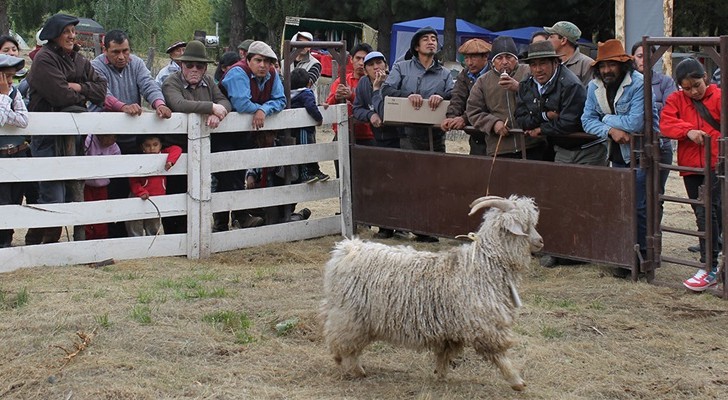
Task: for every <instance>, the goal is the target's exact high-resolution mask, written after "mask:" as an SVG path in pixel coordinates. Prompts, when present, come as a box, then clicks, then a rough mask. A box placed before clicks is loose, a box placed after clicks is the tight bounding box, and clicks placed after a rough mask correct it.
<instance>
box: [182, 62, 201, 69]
mask: <svg viewBox="0 0 728 400" xmlns="http://www.w3.org/2000/svg"><path fill="white" fill-rule="evenodd" d="M184 64H185V67H186V68H187V69H198V70H202V69H205V67H207V64H205V63H201V62H186V63H184Z"/></svg>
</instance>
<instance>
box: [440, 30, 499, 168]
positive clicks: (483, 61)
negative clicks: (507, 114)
mask: <svg viewBox="0 0 728 400" xmlns="http://www.w3.org/2000/svg"><path fill="white" fill-rule="evenodd" d="M490 50H491V45H490V43H488V42H486V41H485V40H483V39H470V40H468V41H466V42H465V43H463V44H462V46H460V48H459V49H458V52H459V53H460V54H462V55H463V60H464V61H465V68H464V69H463V70H462V71H460V73H459V74H458V77H457V80H456V81H455V86H454V87H453V89H452V97H451V98H450V105H449V106H448V107H447V112H446V113H445V117H446V118H445V119H444V120H443V121H442V124H440V128H442V130H443V131H449V130H451V129H463V128H464V127H465V126H466V125H468V116H467V115H466V114H465V107H466V106H467V103H468V96H469V95H470V89H472V88H473V85H474V84H475V81H476V80H478V78H479V77H480V76H481V75H483V74H484V73H485V72H486V71H487V70H488V68H487V67H488V54H489V53H490ZM485 151H486V150H485V142H484V141H483V144H482V145H478V144H477V143H476V142H475V141H474V140H472V137H471V140H470V154H479V155H485Z"/></svg>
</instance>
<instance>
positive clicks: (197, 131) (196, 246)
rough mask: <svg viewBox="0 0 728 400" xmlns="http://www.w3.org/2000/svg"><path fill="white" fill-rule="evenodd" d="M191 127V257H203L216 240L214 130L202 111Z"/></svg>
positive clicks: (189, 249)
mask: <svg viewBox="0 0 728 400" xmlns="http://www.w3.org/2000/svg"><path fill="white" fill-rule="evenodd" d="M187 127H188V131H187V135H188V136H187V143H188V150H187V154H188V156H187V157H188V162H187V257H188V258H192V259H199V258H207V257H209V256H210V241H211V239H212V220H211V217H210V216H211V203H210V200H211V196H212V195H211V191H210V181H211V175H210V132H209V129H208V128H207V127H205V125H204V123H203V116H202V115H199V114H190V115H189V120H188V123H187Z"/></svg>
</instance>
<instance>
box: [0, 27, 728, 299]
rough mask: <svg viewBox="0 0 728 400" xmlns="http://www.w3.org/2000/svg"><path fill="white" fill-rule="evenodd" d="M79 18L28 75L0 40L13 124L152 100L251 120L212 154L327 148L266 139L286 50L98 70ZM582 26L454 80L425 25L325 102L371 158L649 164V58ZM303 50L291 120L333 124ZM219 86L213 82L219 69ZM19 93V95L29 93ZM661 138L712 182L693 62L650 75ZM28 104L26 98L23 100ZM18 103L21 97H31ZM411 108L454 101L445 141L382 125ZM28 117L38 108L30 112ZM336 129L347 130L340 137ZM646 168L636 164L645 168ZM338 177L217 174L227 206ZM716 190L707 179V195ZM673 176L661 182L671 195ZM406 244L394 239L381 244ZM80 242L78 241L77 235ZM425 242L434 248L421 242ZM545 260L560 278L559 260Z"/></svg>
mask: <svg viewBox="0 0 728 400" xmlns="http://www.w3.org/2000/svg"><path fill="white" fill-rule="evenodd" d="M78 22H79V20H78V18H76V17H73V16H70V15H65V14H56V15H54V16H52V17H50V18H49V19H48V20H47V21H46V23H45V24H44V26H43V28H42V29H41V30H40V31H39V34H38V37H37V39H38V41H39V44H40V43H42V42H41V41H45V42H44V43H43V44H42V45H41V46H40V47H39V48H38V49H36V50H35V53H34V54H33V65H32V68H31V69H30V72H29V73H27V76H26V72H27V70H26V69H25V68H24V67H25V65H24V64H25V63H24V61H23V59H21V58H18V55H19V54H18V45H17V42H15V41H14V40H13V39H12V38H10V37H6V36H2V37H0V71H2V72H3V76H2V77H0V125H13V126H18V127H25V126H26V125H27V123H28V118H27V111H28V110H30V111H44V112H86V111H92V112H94V111H95V112H123V113H126V114H127V115H130V116H138V115H141V113H142V112H144V107H143V105H142V104H143V103H142V99H143V100H145V101H146V103H147V104H148V106H149V107H150V108H151V109H152V110H153V111H154V112H155V114H156V115H157V116H158V117H159V118H170V116H171V114H172V112H183V113H199V114H203V115H206V119H205V123H206V124H207V125H208V126H209V127H212V128H215V127H217V126H218V125H219V124H220V122H221V121H222V120H223V119H224V118H225V117H226V116H227V115H228V114H229V113H230V112H233V111H235V112H238V113H244V114H250V115H252V126H250V127H249V129H246V130H244V131H242V132H240V133H239V134H224V135H223V134H221V135H213V136H212V138H211V151H212V152H223V151H232V150H244V149H252V148H259V147H271V146H279V145H288V144H307V143H314V142H315V127H313V126H312V127H308V128H303V129H301V130H300V131H298V132H296V133H295V134H294V135H292V136H290V137H289V136H287V135H285V134H281V133H278V132H275V131H261V132H258V130H259V129H260V128H262V127H264V125H265V121H266V118H268V117H269V116H270V115H272V114H275V113H278V112H280V111H282V110H283V109H284V108H285V107H286V104H287V99H286V97H285V94H284V89H283V82H282V79H283V75H282V74H281V71H280V65H281V63H280V62H279V58H278V56H277V55H276V53H275V51H273V49H272V48H271V47H270V46H269V45H268V44H266V43H264V42H262V41H254V40H245V41H243V42H241V43H240V45H239V46H238V48H237V51H235V52H227V53H225V54H223V56H222V57H221V58H220V60H217V61H218V68H217V70H216V71H215V72H214V76H213V74H211V73H208V66H209V65H210V64H211V63H213V62H215V61H216V60H211V59H209V58H208V56H207V52H206V49H205V46H204V44H203V43H201V42H199V41H195V40H193V41H190V42H181V41H180V42H176V43H173V44H172V45H170V46H169V48H168V49H167V51H166V52H167V54H169V57H170V61H169V64H168V65H166V66H165V67H164V68H163V69H162V70H161V71H160V72H159V74H158V75H157V76H156V79H155V78H153V77H152V75H151V73H150V71H149V70H148V69H147V67H146V66H145V64H144V62H143V61H142V60H141V59H140V58H139V57H137V56H135V55H133V54H132V51H131V49H132V45H131V42H130V39H129V37H128V36H127V35H126V33H124V32H123V31H120V30H113V31H110V32H108V33H107V34H106V36H105V38H104V50H103V54H101V55H99V56H98V57H96V58H95V59H93V60H91V61H89V60H87V59H86V58H84V57H83V55H82V54H80V53H79V52H78V50H79V48H78V46H77V45H76V44H75V35H76V34H75V26H76V24H78ZM580 37H581V31H580V30H579V28H578V27H577V26H576V25H574V24H573V23H571V22H568V21H559V22H557V23H555V24H554V25H553V26H551V27H544V30H543V31H541V32H536V33H535V34H534V35H533V37H532V41H531V44H530V45H529V47H528V51H527V53H526V56H525V57H523V56H521V57H520V58H519V54H520V53H519V51H518V49H517V46H516V44H515V42H514V41H513V39H512V38H510V37H507V36H501V37H497V38H495V40H494V41H493V42H492V43H488V42H486V41H483V40H481V39H470V40H468V41H466V42H465V43H463V44H462V45H461V46H460V47H459V49H458V51H459V53H460V54H461V55H462V57H463V59H464V66H465V68H464V69H463V70H462V71H461V72H460V73H459V74H458V75H457V78H456V79H455V80H453V79H452V77H451V74H450V71H449V70H448V69H447V68H446V67H445V66H444V65H443V64H442V63H441V62H440V61H439V60H438V58H437V53H438V51H439V49H440V43H439V41H438V34H437V31H436V30H435V29H433V28H431V27H425V28H422V29H419V30H418V31H416V32H415V33H414V35H413V37H412V39H411V43H410V47H409V50H408V51H407V53H406V55H405V56H404V57H403V59H402V60H397V61H396V62H394V63H393V64H392V68H391V70H390V68H389V66H388V62H387V60H386V57H385V56H384V55H383V54H382V53H380V52H378V51H375V49H373V48H372V47H371V46H370V45H368V44H365V43H360V44H357V45H356V46H355V47H354V48H353V49H351V52H350V53H349V62H350V63H351V64H352V69H351V72H349V73H348V74H347V75H346V78H345V81H340V80H339V79H338V78H337V79H336V80H335V81H334V82H333V83H332V84H331V86H330V94H329V96H328V97H327V98H326V99H325V100H323V99H322V100H323V101H322V102H325V103H326V104H340V103H345V104H347V105H348V106H349V113H350V115H351V116H352V117H353V118H354V123H353V135H354V138H355V141H356V143H357V144H359V145H370V146H378V147H385V148H403V149H412V150H420V151H437V152H444V151H445V132H447V131H450V130H457V129H463V128H466V127H468V130H467V131H468V133H469V144H470V154H473V155H483V156H492V157H507V158H527V159H531V160H541V161H553V162H559V163H571V164H584V165H598V166H611V167H614V168H628V167H630V164H631V163H632V161H635V160H633V158H635V159H638V158H639V157H640V154H641V153H640V152H634V151H633V149H640V148H641V144H640V140H641V137H642V133H643V131H644V122H645V115H644V112H645V111H644V84H645V83H644V81H643V74H642V72H643V71H644V68H645V66H644V62H643V61H644V54H645V52H646V51H652V49H644V48H642V44H641V43H637V44H635V45H634V46H633V47H632V51H631V54H628V53H627V52H626V50H625V48H624V46H623V45H622V43H621V42H620V41H618V40H616V39H611V40H607V41H606V42H604V43H600V44H599V46H598V48H597V56H596V59H591V58H590V57H588V56H587V55H585V54H582V53H581V52H580V50H579V46H578V41H579V39H580ZM292 40H294V41H312V40H313V36H312V35H311V34H310V33H308V32H297V33H296V34H295V35H294V37H293V38H292ZM310 50H311V49H310V48H302V49H301V50H300V51H299V52H298V53H297V55H296V56H295V59H294V60H293V62H292V63H291V70H290V78H289V79H290V80H291V82H290V83H291V89H292V92H291V99H290V100H291V106H292V107H294V108H296V107H300V108H304V109H305V110H306V111H307V113H308V114H309V115H310V116H311V117H312V118H313V119H314V120H315V121H316V122H317V123H318V124H321V121H322V117H321V114H320V112H319V110H318V107H317V105H318V103H319V102H318V101H317V98H316V96H317V94H316V93H317V91H316V90H315V89H316V86H317V84H318V80H319V77H320V76H321V64H320V62H319V61H318V60H317V59H316V58H315V57H313V56H312V55H311V53H310ZM210 72H211V71H210ZM20 79H22V82H19V80H20ZM676 83H677V84H676ZM651 85H652V93H653V109H652V113H653V121H654V126H653V131H654V132H656V133H659V134H660V135H661V136H660V143H661V146H660V150H661V151H660V161H661V162H662V163H665V164H671V163H672V161H673V160H672V156H673V148H672V143H671V140H670V139H673V140H675V141H677V143H678V148H677V155H678V160H677V161H678V164H679V165H685V166H693V167H696V166H702V163H703V160H704V149H705V147H704V142H705V141H707V140H711V141H712V150H713V153H714V154H713V157H712V158H711V160H712V162H713V166H712V167H713V171H714V170H715V163H716V161H717V159H718V157H717V155H718V154H717V152H718V144H717V143H718V142H717V139H718V138H719V137H720V133H719V132H720V129H719V126H717V125H716V124H715V121H719V120H720V89H719V88H718V87H716V86H715V85H714V84H709V81H708V77H707V74H706V72H705V70H704V69H703V67H702V65H701V64H700V63H699V62H698V61H696V60H695V59H692V58H689V59H686V60H684V61H682V62H681V63H680V64H678V65H677V67H676V69H675V81H673V80H672V78H670V77H669V76H665V75H663V74H660V73H658V72H653V73H652V82H651ZM24 86H25V87H27V92H23V91H22V89H23V87H24ZM19 89H20V90H19ZM388 96H390V97H405V98H407V99H408V100H409V102H410V104H411V105H412V106H413V107H414V108H416V109H419V108H421V107H428V108H430V109H432V110H435V109H436V108H438V107H439V106H440V105H441V103H442V101H443V100H449V101H450V102H449V105H448V106H447V111H446V118H445V119H444V120H443V121H442V123H441V125H440V127H439V128H440V129H434V130H432V129H428V128H422V127H418V126H414V125H410V126H404V127H396V126H391V125H387V124H384V123H383V121H384V107H383V104H384V101H383V100H384V98H385V97H388ZM26 104H27V107H26ZM334 128H336V127H334ZM186 151H187V138H186V137H185V136H184V135H164V136H162V137H160V136H153V135H145V136H140V137H134V136H130V135H119V136H118V137H116V136H115V135H93V133H90V134H89V135H88V136H87V137H86V138H85V140H83V141H80V140H78V139H77V138H75V137H63V136H33V137H32V140H31V141H30V143H28V142H26V139H25V138H24V137H22V136H2V135H0V157H26V156H33V157H54V156H64V155H80V154H86V155H91V156H93V155H112V154H140V153H160V152H161V153H166V154H167V155H168V157H167V163H166V165H165V169H169V168H170V167H171V166H172V165H173V164H174V163H175V162H176V160H177V158H178V157H179V155H180V154H181V153H183V152H186ZM637 165H639V164H638V163H637ZM681 175H683V179H684V182H685V187H686V191H687V193H688V196H689V197H690V198H692V199H696V198H698V197H699V188H700V186H701V185H703V184H706V183H711V184H714V185H716V184H717V178H716V177H715V175H714V174H713V175H711V176H709V177H707V178H706V177H704V176H702V175H700V174H694V173H690V172H681ZM645 178H646V175H645V171H643V170H642V169H640V168H637V173H636V179H637V182H636V187H637V210H636V212H637V216H638V244H639V248H640V251H641V252H643V253H644V251H645V249H646V240H645V236H646V198H645V197H646V182H645ZM327 179H329V177H328V175H326V174H324V173H323V172H321V169H320V168H319V165H318V164H317V163H309V164H306V165H301V166H297V167H296V168H295V170H293V171H291V170H290V169H287V168H285V167H268V168H253V169H249V170H246V171H222V172H217V173H215V174H214V175H213V179H212V182H213V186H212V190H213V191H215V192H224V191H233V190H248V189H254V188H259V187H269V186H277V185H282V184H286V183H291V182H307V183H313V182H317V181H325V180H327ZM706 179H707V181H706ZM666 180H667V173H664V174H663V175H662V176H661V179H660V183H661V186H660V191H661V192H663V193H664V189H665V183H666ZM186 185H187V183H186V179H185V177H184V176H176V175H170V176H168V177H166V178H165V177H147V178H132V179H129V178H114V179H110V180H109V179H100V180H99V179H97V180H89V181H86V182H85V185H84V187H78V186H74V185H73V184H70V183H69V182H64V181H50V182H39V183H34V184H14V183H13V184H2V185H0V204H21V203H22V201H23V198H25V201H26V202H28V203H38V204H47V203H60V202H66V201H81V200H86V201H93V200H101V199H119V198H126V197H139V198H141V199H145V200H146V199H148V198H149V196H153V195H159V194H165V193H167V194H171V193H185V192H186V190H187V187H186ZM713 193H714V194H715V198H714V199H713V200H714V201H713V205H714V207H713V208H714V209H713V210H711V213H710V216H706V214H707V212H706V210H704V209H703V207H701V206H698V205H694V206H693V209H694V212H695V216H696V221H697V224H698V228H699V229H701V230H702V229H704V227H705V219H706V218H707V217H710V218H713V221H714V223H713V224H712V227H713V231H714V233H713V235H712V237H713V238H714V240H713V241H714V243H712V244H711V246H710V248H711V249H712V257H711V259H712V260H713V265H712V266H709V267H708V268H706V269H701V270H699V271H698V272H697V273H696V274H695V275H694V276H692V277H690V278H689V279H687V280H685V282H684V284H685V286H686V287H688V288H689V289H691V290H696V291H701V290H705V289H706V288H708V287H710V286H713V285H715V284H716V282H717V259H718V251H719V245H720V244H719V243H718V237H719V233H718V229H719V220H720V218H718V216H719V215H720V213H719V211H720V198H719V196H718V195H719V191H718V190H714V191H713ZM295 207H296V205H295V204H287V205H282V206H277V207H268V208H265V209H255V210H232V211H231V212H217V213H215V214H214V216H213V219H214V223H213V230H214V231H225V230H228V229H231V228H247V227H254V226H260V225H263V224H271V223H278V222H284V221H291V220H300V219H306V218H308V217H309V216H310V214H311V213H310V211H309V210H308V209H305V208H304V209H302V210H299V211H298V212H295ZM162 225H163V229H164V232H165V233H182V232H185V230H186V220H185V217H184V216H180V217H167V218H163V220H162ZM80 231H82V232H84V233H85V238H86V239H100V238H105V237H123V236H137V235H144V234H152V235H153V234H157V233H158V232H159V231H160V227H159V226H157V224H156V223H155V222H154V221H127V222H126V223H116V224H114V223H112V224H108V226H106V224H95V225H89V226H87V227H85V230H84V229H82V230H80ZM394 234H395V232H394V231H393V230H392V229H388V228H386V227H382V228H380V229H379V232H378V233H377V236H378V237H381V238H389V237H392V236H393V235H394ZM12 235H13V231H12V230H2V231H0V246H2V247H5V246H9V245H10V244H11V242H12ZM60 235H61V228H60V227H51V228H31V229H29V231H28V233H27V235H26V238H25V243H26V244H37V243H53V242H56V241H58V240H59V237H60ZM77 239H78V237H77ZM417 240H419V241H437V238H435V237H431V236H427V235H417ZM698 251H699V252H700V256H701V260H702V261H703V262H704V261H705V260H706V244H705V241H704V240H703V239H701V240H700V243H699V248H698ZM563 261H568V260H560V259H556V258H553V257H548V258H545V259H542V265H544V266H547V267H550V266H553V265H556V264H558V263H560V262H563Z"/></svg>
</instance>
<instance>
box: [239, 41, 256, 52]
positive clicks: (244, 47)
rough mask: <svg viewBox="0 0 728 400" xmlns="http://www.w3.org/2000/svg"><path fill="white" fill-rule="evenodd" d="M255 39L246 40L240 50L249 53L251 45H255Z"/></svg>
mask: <svg viewBox="0 0 728 400" xmlns="http://www.w3.org/2000/svg"><path fill="white" fill-rule="evenodd" d="M253 42H254V40H253V39H245V40H243V41H242V42H240V44H239V45H238V49H240V50H245V51H248V49H249V48H250V44H251V43H253Z"/></svg>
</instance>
